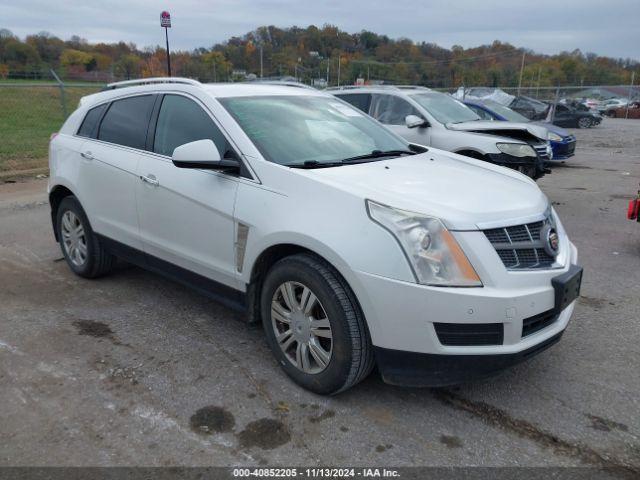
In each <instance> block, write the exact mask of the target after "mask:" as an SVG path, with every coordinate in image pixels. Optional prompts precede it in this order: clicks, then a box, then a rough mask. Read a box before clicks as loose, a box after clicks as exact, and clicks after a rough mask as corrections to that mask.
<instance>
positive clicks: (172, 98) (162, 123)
mask: <svg viewBox="0 0 640 480" xmlns="http://www.w3.org/2000/svg"><path fill="white" fill-rule="evenodd" d="M206 139H209V140H211V141H213V143H214V144H215V145H216V147H217V148H218V151H219V152H220V155H221V156H222V157H223V158H224V157H227V158H229V157H233V158H235V154H234V153H233V150H232V149H231V146H230V145H229V143H228V142H227V140H226V139H225V137H224V135H223V134H222V132H221V131H220V130H219V129H218V127H217V126H216V125H215V124H214V123H213V121H212V120H211V117H209V115H207V113H206V112H205V111H204V110H203V109H202V107H200V105H198V104H197V103H196V102H194V101H193V100H190V99H188V98H186V97H183V96H181V95H165V97H164V99H163V100H162V106H161V107H160V113H159V114H158V123H157V124H156V133H155V137H154V141H153V151H154V152H156V153H159V154H161V155H167V156H169V157H170V156H171V155H173V151H174V150H175V148H176V147H179V146H180V145H184V144H185V143H189V142H195V141H196V140H206Z"/></svg>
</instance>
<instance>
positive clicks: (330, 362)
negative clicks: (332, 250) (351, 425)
mask: <svg viewBox="0 0 640 480" xmlns="http://www.w3.org/2000/svg"><path fill="white" fill-rule="evenodd" d="M260 306H261V314H262V321H263V326H264V329H265V333H266V336H267V340H268V343H269V346H270V347H271V349H272V351H273V353H274V355H275V357H276V359H277V360H278V362H279V363H280V366H281V367H282V368H283V370H284V371H285V372H286V373H287V375H289V377H291V378H292V379H293V380H294V381H295V382H296V383H298V384H299V385H301V386H302V387H304V388H306V389H308V390H311V391H313V392H315V393H319V394H324V395H328V394H335V393H338V392H341V391H343V390H346V389H348V388H349V387H351V386H353V385H355V384H356V383H358V382H360V381H361V380H363V379H364V378H365V377H366V376H367V375H368V374H369V373H370V372H371V369H372V367H373V348H372V345H371V340H370V338H369V332H368V329H367V327H366V324H365V319H364V316H363V314H362V312H361V311H360V307H359V305H358V304H357V301H356V300H355V297H354V295H353V293H352V292H351V290H350V288H349V286H348V285H347V284H346V282H345V281H344V279H343V278H342V277H341V276H340V274H339V273H338V272H337V271H336V270H335V269H333V268H332V267H331V266H330V265H328V264H327V263H326V262H324V261H323V260H321V259H320V258H318V257H315V256H313V255H310V254H298V255H293V256H290V257H287V258H284V259H283V260H280V261H279V262H277V263H276V264H275V265H274V266H273V267H272V268H271V270H270V271H269V272H268V273H267V275H266V278H265V280H264V283H263V285H262V291H261V303H260Z"/></svg>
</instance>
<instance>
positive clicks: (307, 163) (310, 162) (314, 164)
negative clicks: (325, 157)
mask: <svg viewBox="0 0 640 480" xmlns="http://www.w3.org/2000/svg"><path fill="white" fill-rule="evenodd" d="M343 165H344V163H342V162H319V161H318V160H306V161H304V162H301V163H287V164H285V167H291V168H307V169H312V168H326V167H341V166H343Z"/></svg>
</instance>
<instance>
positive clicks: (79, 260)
mask: <svg viewBox="0 0 640 480" xmlns="http://www.w3.org/2000/svg"><path fill="white" fill-rule="evenodd" d="M56 228H57V229H58V240H59V241H60V248H61V249H62V254H63V255H64V258H65V260H66V261H67V265H69V268H70V269H71V270H72V271H73V272H74V273H75V274H77V275H80V276H81V277H85V278H96V277H100V276H102V275H105V274H107V273H108V272H110V271H111V270H112V268H113V266H114V264H115V262H116V258H115V257H114V256H113V255H111V254H110V253H109V252H107V251H106V250H105V249H104V247H103V246H102V244H101V243H100V240H99V239H98V237H97V236H96V235H95V233H94V232H93V230H92V228H91V224H90V223H89V219H88V218H87V215H86V214H85V212H84V210H83V209H82V206H81V205H80V202H78V200H77V199H76V198H75V197H72V196H69V197H66V198H64V199H63V200H62V201H61V202H60V205H59V207H58V212H57V216H56Z"/></svg>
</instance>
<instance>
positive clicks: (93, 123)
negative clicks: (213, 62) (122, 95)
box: [78, 103, 107, 138]
mask: <svg viewBox="0 0 640 480" xmlns="http://www.w3.org/2000/svg"><path fill="white" fill-rule="evenodd" d="M106 108H107V104H106V103H105V104H102V105H99V106H97V107H94V108H92V109H91V110H89V111H88V112H87V115H86V116H85V117H84V120H83V121H82V125H80V128H79V129H78V136H80V137H87V138H96V134H97V133H98V132H97V130H98V122H99V121H100V119H101V118H102V114H103V113H104V111H105V109H106Z"/></svg>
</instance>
